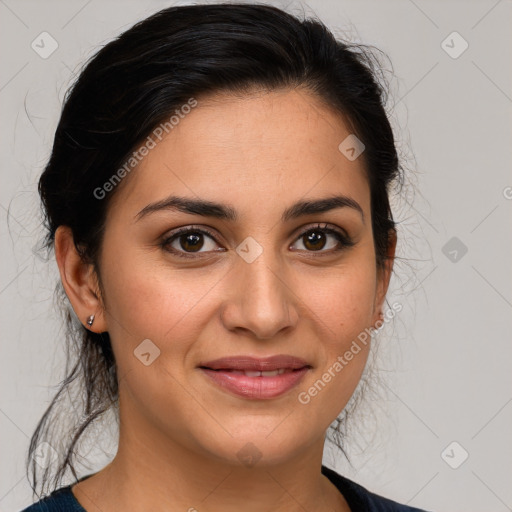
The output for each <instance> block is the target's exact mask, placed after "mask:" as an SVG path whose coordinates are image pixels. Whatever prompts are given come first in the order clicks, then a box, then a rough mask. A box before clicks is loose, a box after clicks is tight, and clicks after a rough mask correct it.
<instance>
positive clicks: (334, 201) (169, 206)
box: [135, 195, 365, 223]
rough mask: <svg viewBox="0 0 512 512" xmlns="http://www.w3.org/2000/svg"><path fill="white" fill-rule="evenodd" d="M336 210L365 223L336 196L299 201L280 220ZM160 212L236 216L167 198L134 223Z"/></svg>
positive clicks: (353, 204) (210, 205)
mask: <svg viewBox="0 0 512 512" xmlns="http://www.w3.org/2000/svg"><path fill="white" fill-rule="evenodd" d="M336 208H352V209H354V210H356V211H358V212H359V213H360V215H361V218H362V220H363V223H364V222H365V217H364V212H363V209H362V208H361V206H360V205H359V203H358V202H357V201H356V200H354V199H352V198H351V197H348V196H344V195H336V196H332V197H326V198H324V199H310V200H305V201H299V202H297V203H295V204H293V205H292V206H290V207H289V208H287V209H286V210H285V211H284V212H283V214H282V216H281V220H282V221H283V222H287V221H290V220H293V219H297V218H298V217H302V216H305V215H312V214H315V213H324V212H328V211H330V210H334V209H336ZM162 210H174V211H179V212H183V213H189V214H192V215H201V216H203V217H213V218H216V219H220V220H228V221H233V222H234V221H236V220H238V218H239V217H238V214H237V212H236V210H235V209H234V208H233V207H231V206H229V205H225V204H222V203H216V202H213V201H207V200H205V199H191V198H187V197H179V196H169V197H168V198H166V199H163V200H162V201H158V202H156V203H151V204H148V205H147V206H145V207H144V208H143V209H142V210H141V211H140V212H139V213H138V214H137V215H136V216H135V221H136V222H138V221H139V220H141V219H142V218H143V217H145V216H147V215H149V214H151V213H154V212H158V211H162Z"/></svg>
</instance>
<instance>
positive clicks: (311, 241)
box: [304, 231, 325, 250]
mask: <svg viewBox="0 0 512 512" xmlns="http://www.w3.org/2000/svg"><path fill="white" fill-rule="evenodd" d="M305 237H306V243H305V244H304V245H305V246H306V247H308V245H312V247H308V249H313V250H318V249H322V248H323V247H324V245H325V235H324V233H322V232H317V231H310V233H309V234H308V235H305ZM319 242H320V243H319Z"/></svg>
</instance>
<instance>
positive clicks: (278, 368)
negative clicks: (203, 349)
mask: <svg viewBox="0 0 512 512" xmlns="http://www.w3.org/2000/svg"><path fill="white" fill-rule="evenodd" d="M199 368H200V369H201V370H202V371H203V372H204V373H205V375H207V376H208V377H209V378H210V379H212V380H213V381H214V382H215V383H216V384H217V385H218V386H220V387H221V388H223V389H224V390H226V391H229V392H231V393H233V394H235V395H237V396H242V397H244V398H252V399H270V398H275V397H278V396H280V395H282V394H284V393H286V392H287V391H289V390H290V389H292V388H293V387H294V386H296V385H297V384H298V383H299V382H300V381H301V380H302V378H303V377H304V375H305V374H306V373H307V372H308V370H309V369H310V368H311V365H309V364H308V363H307V362H306V361H304V360H303V359H299V358H297V357H294V356H289V355H277V356H272V357H266V358H255V357H251V356H235V357H224V358H221V359H216V360H214V361H207V362H203V363H201V364H200V365H199Z"/></svg>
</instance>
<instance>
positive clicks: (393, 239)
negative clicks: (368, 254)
mask: <svg viewBox="0 0 512 512" xmlns="http://www.w3.org/2000/svg"><path fill="white" fill-rule="evenodd" d="M396 243H397V234H396V231H395V230H394V229H390V230H389V234H388V249H387V252H386V260H385V261H384V268H379V269H378V270H377V287H376V293H375V302H374V309H373V313H374V315H373V320H372V324H373V326H374V328H376V327H375V324H376V323H377V321H379V320H380V321H379V324H380V325H382V318H383V313H382V306H383V304H384V299H385V298H386V293H387V291H388V287H389V281H390V280H391V274H392V272H393V264H394V262H395V251H396Z"/></svg>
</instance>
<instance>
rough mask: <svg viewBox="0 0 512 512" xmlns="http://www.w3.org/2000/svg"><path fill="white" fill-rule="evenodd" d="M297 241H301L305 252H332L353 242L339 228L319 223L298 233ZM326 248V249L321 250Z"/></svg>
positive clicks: (351, 244)
mask: <svg viewBox="0 0 512 512" xmlns="http://www.w3.org/2000/svg"><path fill="white" fill-rule="evenodd" d="M297 242H301V243H302V245H303V246H304V249H299V250H305V251H307V252H322V253H333V252H338V251H341V250H343V249H345V248H347V247H351V246H353V245H354V242H353V241H352V240H351V239H350V238H349V237H348V236H347V235H345V234H344V233H343V232H342V231H341V230H338V229H335V228H331V227H328V226H327V224H326V225H324V226H321V225H320V224H318V225H316V226H313V227H309V228H307V229H306V230H305V231H302V233H301V234H300V235H299V238H298V240H297ZM323 249H328V250H323Z"/></svg>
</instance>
